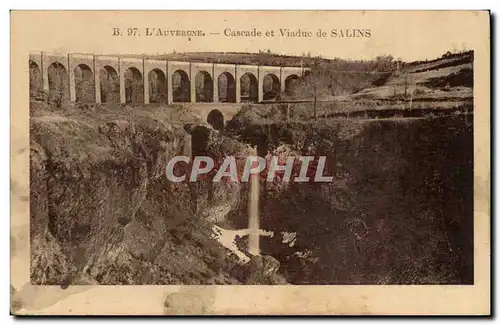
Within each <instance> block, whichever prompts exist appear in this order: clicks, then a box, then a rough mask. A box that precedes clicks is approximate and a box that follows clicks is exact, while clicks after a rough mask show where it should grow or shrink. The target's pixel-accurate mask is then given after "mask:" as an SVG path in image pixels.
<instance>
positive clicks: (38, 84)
mask: <svg viewBox="0 0 500 325" xmlns="http://www.w3.org/2000/svg"><path fill="white" fill-rule="evenodd" d="M40 90H42V70H40V67H39V66H38V64H36V62H35V61H31V60H30V96H35V95H36V94H38V92H40Z"/></svg>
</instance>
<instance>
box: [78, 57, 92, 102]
mask: <svg viewBox="0 0 500 325" xmlns="http://www.w3.org/2000/svg"><path fill="white" fill-rule="evenodd" d="M73 72H74V76H75V95H76V97H75V101H77V102H86V103H93V102H95V87H94V73H93V72H92V69H90V67H89V66H88V65H86V64H79V65H77V66H76V68H75V69H74V71H73Z"/></svg>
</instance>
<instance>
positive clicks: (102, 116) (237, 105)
mask: <svg viewBox="0 0 500 325" xmlns="http://www.w3.org/2000/svg"><path fill="white" fill-rule="evenodd" d="M489 76H490V16H489V12H487V11H12V12H11V86H12V87H11V89H12V93H11V96H12V100H11V166H12V169H11V191H12V199H11V200H12V201H11V204H12V209H11V229H10V231H11V260H10V263H11V311H12V313H13V314H16V315H178V314H204V315H345V314H348V315H369V314H373V315H391V314H395V315H409V314H418V315H457V314H458V315H487V314H489V313H490V237H489V235H490V79H489Z"/></svg>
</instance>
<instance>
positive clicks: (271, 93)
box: [262, 73, 281, 100]
mask: <svg viewBox="0 0 500 325" xmlns="http://www.w3.org/2000/svg"><path fill="white" fill-rule="evenodd" d="M262 91H263V94H264V100H271V99H276V98H277V97H278V96H279V94H280V91H281V85H280V79H279V78H278V77H277V76H276V75H274V74H272V73H270V74H268V75H266V76H265V77H264V79H263V83H262Z"/></svg>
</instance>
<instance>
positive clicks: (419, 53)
mask: <svg viewBox="0 0 500 325" xmlns="http://www.w3.org/2000/svg"><path fill="white" fill-rule="evenodd" d="M16 14H18V15H17V17H16ZM12 18H13V19H12V41H13V42H14V41H15V34H16V32H17V31H19V32H21V31H22V33H24V34H25V35H26V34H27V35H29V41H30V42H29V44H28V45H27V46H29V48H30V50H31V51H46V52H53V51H60V52H70V53H75V52H78V53H95V54H111V53H112V54H162V53H172V52H173V51H176V52H178V53H179V52H197V51H203V52H249V53H255V52H258V51H259V50H268V49H269V50H271V52H273V53H280V54H289V55H303V54H307V53H310V54H311V55H312V56H316V55H321V56H322V57H324V58H335V57H338V58H342V59H353V60H360V59H361V60H368V59H373V58H375V57H376V56H379V55H387V54H390V55H392V56H393V57H394V58H401V59H402V60H403V61H407V62H409V61H415V60H425V59H433V58H436V57H440V56H441V55H442V54H444V53H445V52H447V51H459V50H464V49H474V48H475V47H477V46H480V45H481V44H480V43H479V42H484V41H485V38H484V37H478V35H479V34H485V33H488V32H489V26H488V14H487V13H486V12H483V13H477V12H459V11H425V12H422V11H420V12H419V11H416V12H408V11H387V12H382V11H363V12H361V11H343V12H339V11H322V12H319V11H260V12H259V11H249V12H232V11H222V12H221V11H212V12H201V11H186V12H158V11H143V12H140V11H139V12H137V11H136V12H132V11H130V12H123V11H122V12H114V11H108V12H102V11H101V12H88V11H87V12H85V11H83V12H81V11H80V12H72V11H66V12H50V11H45V12H36V11H34V12H22V13H19V12H18V13H14V14H12ZM28 22H29V23H28ZM33 22H35V23H33ZM115 28H118V29H119V30H120V32H121V36H116V35H113V33H114V32H115ZM146 28H148V29H149V30H152V29H153V28H155V30H158V29H161V30H194V31H198V30H199V31H201V32H202V33H204V35H205V36H200V37H197V36H193V37H172V36H146ZM228 28H229V29H231V30H233V31H241V30H245V31H246V30H253V29H254V28H255V29H256V30H258V31H260V32H261V36H260V37H230V36H224V30H226V29H228ZM280 29H290V30H292V31H297V30H298V29H300V30H301V31H309V32H311V34H312V37H306V38H303V37H300V38H295V37H281V36H279V30H280ZM332 29H336V30H338V31H339V30H344V31H345V30H351V33H352V29H362V30H366V29H369V30H370V37H355V38H352V37H348V38H339V37H337V38H332V37H317V33H318V30H321V31H323V32H325V33H326V35H328V36H329V35H330V33H331V30H332ZM129 31H131V32H130V34H131V35H128V34H129V33H128V32H129ZM134 31H135V32H134ZM271 31H274V36H271V35H269V36H266V33H270V32H271ZM134 34H135V35H134ZM483 45H484V44H483Z"/></svg>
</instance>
